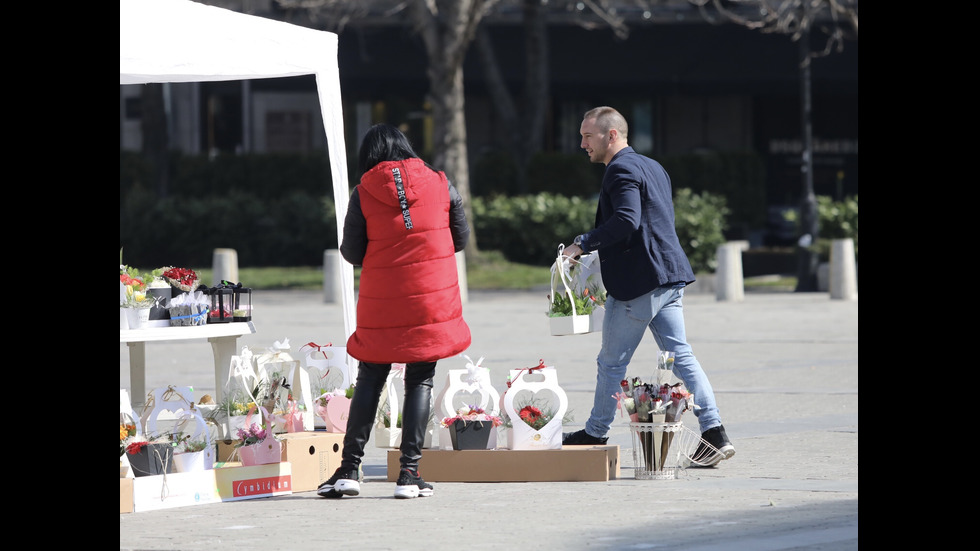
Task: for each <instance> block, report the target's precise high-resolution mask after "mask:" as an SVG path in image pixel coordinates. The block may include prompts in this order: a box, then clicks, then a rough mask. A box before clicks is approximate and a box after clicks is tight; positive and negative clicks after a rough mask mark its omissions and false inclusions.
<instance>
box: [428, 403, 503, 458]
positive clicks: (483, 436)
mask: <svg viewBox="0 0 980 551" xmlns="http://www.w3.org/2000/svg"><path fill="white" fill-rule="evenodd" d="M501 424H503V420H501V418H500V417H498V416H496V415H490V414H488V413H487V412H486V411H485V410H484V409H483V408H481V407H477V406H462V407H460V408H459V409H458V410H456V415H453V416H450V417H445V418H443V420H442V426H443V427H444V428H448V429H449V436H450V438H452V442H453V449H454V450H485V449H487V443H488V442H489V441H490V431H491V430H493V428H495V427H499V426H500V425H501Z"/></svg>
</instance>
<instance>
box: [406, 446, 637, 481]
mask: <svg viewBox="0 0 980 551" xmlns="http://www.w3.org/2000/svg"><path fill="white" fill-rule="evenodd" d="M400 455H401V452H400V451H399V450H389V451H388V481H389V482H394V481H395V480H398V471H399V468H400V467H401V464H400V462H399V457H400ZM419 472H421V473H422V478H424V479H425V480H426V482H578V481H608V480H615V479H617V478H619V446H563V447H562V448H561V449H558V450H506V449H496V450H441V449H423V450H422V459H421V460H420V461H419Z"/></svg>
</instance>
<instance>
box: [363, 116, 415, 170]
mask: <svg viewBox="0 0 980 551" xmlns="http://www.w3.org/2000/svg"><path fill="white" fill-rule="evenodd" d="M412 158H418V154H417V153H415V150H414V149H412V144H411V143H410V142H409V141H408V138H407V137H405V134H402V131H401V130H399V129H398V128H396V127H394V126H392V125H390V124H385V123H381V124H376V125H374V126H372V127H371V128H370V129H368V131H367V134H365V135H364V139H363V140H361V149H360V151H359V152H358V155H357V169H358V170H360V171H361V174H364V173H365V172H367V171H369V170H371V169H372V168H374V167H375V165H377V164H378V163H381V162H384V161H403V160H405V159H412ZM430 168H431V167H430Z"/></svg>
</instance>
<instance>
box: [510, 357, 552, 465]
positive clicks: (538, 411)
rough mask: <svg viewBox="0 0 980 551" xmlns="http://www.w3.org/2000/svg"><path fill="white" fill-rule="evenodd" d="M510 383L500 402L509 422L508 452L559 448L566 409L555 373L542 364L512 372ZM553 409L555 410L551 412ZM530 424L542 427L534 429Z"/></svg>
mask: <svg viewBox="0 0 980 551" xmlns="http://www.w3.org/2000/svg"><path fill="white" fill-rule="evenodd" d="M529 372H530V373H529ZM510 380H511V382H510V388H509V389H508V390H507V392H506V393H504V396H503V400H502V402H503V411H504V413H506V414H507V416H508V417H509V418H510V420H511V430H510V432H509V435H508V438H509V440H510V442H509V447H510V449H512V450H524V449H530V450H536V449H561V426H562V418H563V417H564V416H565V411H566V410H567V409H568V397H567V396H565V391H564V390H562V389H561V387H560V386H558V372H557V371H556V370H555V368H554V367H548V366H544V362H543V361H542V363H541V365H540V366H538V367H534V368H531V369H514V370H511V372H510ZM521 400H524V402H522V401H521ZM538 404H541V405H542V406H543V407H544V408H545V409H542V407H540V406H539V405H538ZM552 406H554V409H553V410H550V408H551V407H552ZM522 412H523V417H522ZM546 417H547V418H546ZM522 419H523V420H522ZM527 421H531V424H528V422H527ZM532 424H534V425H541V426H540V428H534V427H533V426H532Z"/></svg>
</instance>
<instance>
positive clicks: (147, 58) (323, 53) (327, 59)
mask: <svg viewBox="0 0 980 551" xmlns="http://www.w3.org/2000/svg"><path fill="white" fill-rule="evenodd" d="M337 43H338V40H337V35H336V34H334V33H330V32H325V31H317V30H314V29H308V28H305V27H300V26H297V25H291V24H289V23H284V22H281V21H275V20H272V19H266V18H264V17H257V16H253V15H247V14H243V13H238V12H234V11H230V10H226V9H222V8H217V7H214V6H207V5H204V4H199V3H196V2H192V1H190V0H119V84H145V83H149V82H201V81H215V80H244V79H252V78H273V77H290V76H299V75H309V74H313V75H316V85H317V92H318V95H319V98H320V112H321V114H322V116H323V128H324V131H325V133H326V136H327V152H328V154H329V158H330V173H331V176H332V180H333V195H334V203H335V204H336V209H337V235H338V236H343V223H344V218H345V217H346V215H347V202H348V187H347V151H346V146H345V144H344V117H343V108H342V104H341V98H340V71H339V68H338V65H337ZM337 260H338V262H339V263H340V274H341V278H340V279H341V291H342V296H343V306H344V330H345V335H344V342H345V343H346V341H347V338H348V337H350V335H351V334H352V333H353V332H354V327H355V325H356V323H355V322H356V318H355V309H354V270H353V267H352V266H351V265H350V264H348V263H347V262H344V261H343V260H342V259H341V258H340V255H337ZM348 363H349V367H350V369H349V373H351V374H352V378H353V374H355V373H357V370H356V368H355V364H354V362H353V360H351V359H350V358H349V357H348Z"/></svg>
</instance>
